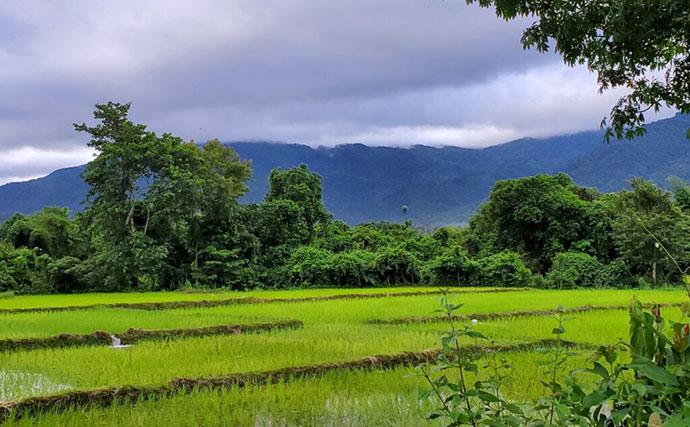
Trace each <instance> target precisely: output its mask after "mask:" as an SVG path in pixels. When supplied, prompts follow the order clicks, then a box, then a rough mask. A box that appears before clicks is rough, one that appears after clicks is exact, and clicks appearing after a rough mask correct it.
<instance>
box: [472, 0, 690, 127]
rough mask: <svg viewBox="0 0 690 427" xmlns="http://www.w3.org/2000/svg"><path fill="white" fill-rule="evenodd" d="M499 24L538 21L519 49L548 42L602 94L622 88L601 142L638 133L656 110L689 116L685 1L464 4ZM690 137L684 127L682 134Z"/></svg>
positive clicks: (689, 38)
mask: <svg viewBox="0 0 690 427" xmlns="http://www.w3.org/2000/svg"><path fill="white" fill-rule="evenodd" d="M467 3H477V4H479V5H480V6H481V7H492V6H493V7H494V8H495V10H496V14H497V15H498V16H499V17H501V18H503V19H506V20H510V19H515V18H516V17H518V16H524V17H530V18H531V17H535V16H536V17H537V20H536V21H535V22H534V23H533V24H532V25H531V26H530V27H529V28H527V29H526V30H525V31H524V33H523V36H522V44H523V46H524V47H525V48H532V47H535V48H536V49H537V50H538V51H540V52H546V51H548V50H549V49H550V48H551V46H552V44H553V45H554V47H555V50H556V52H558V53H559V54H560V55H561V56H562V57H563V60H564V62H565V63H566V64H568V65H570V66H574V65H583V64H584V65H586V66H587V67H588V68H589V70H591V71H593V72H595V73H597V76H598V81H599V87H600V90H601V91H605V90H608V89H611V88H616V87H625V88H627V89H629V90H630V93H629V94H627V95H625V96H623V97H622V98H620V100H619V101H618V103H617V104H616V105H615V106H614V107H613V109H612V110H611V113H610V115H609V120H608V121H606V119H605V120H604V121H603V122H602V125H606V124H608V126H609V127H608V128H607V133H606V138H607V140H608V139H609V138H610V137H611V136H614V135H615V137H616V138H618V139H621V138H623V137H626V138H632V137H634V136H636V135H642V134H643V133H644V127H643V126H644V121H645V116H644V113H645V112H647V111H649V110H654V111H658V110H659V109H660V108H661V107H662V106H663V105H666V106H669V107H671V108H676V109H678V110H680V111H681V112H682V113H685V114H687V113H690V57H688V52H689V51H688V49H689V47H690V25H689V24H688V22H689V16H690V3H688V1H687V0H607V1H604V0H595V1H591V0H569V1H541V0H467ZM688 137H689V138H690V129H689V130H688Z"/></svg>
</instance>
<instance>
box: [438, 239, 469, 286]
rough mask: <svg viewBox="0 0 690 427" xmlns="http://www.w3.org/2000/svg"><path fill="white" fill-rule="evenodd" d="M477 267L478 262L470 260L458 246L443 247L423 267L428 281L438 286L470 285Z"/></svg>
mask: <svg viewBox="0 0 690 427" xmlns="http://www.w3.org/2000/svg"><path fill="white" fill-rule="evenodd" d="M479 269H480V266H479V263H477V262H476V261H473V260H470V259H469V258H468V256H467V254H466V253H464V252H463V251H462V249H461V248H460V247H458V246H453V247H450V248H447V249H445V250H444V251H443V252H442V253H441V254H439V255H438V256H436V257H434V258H433V259H431V261H429V262H428V263H427V264H426V267H425V270H426V275H427V276H428V278H429V281H430V283H431V284H433V285H438V286H468V285H472V284H474V280H475V279H476V278H477V277H478V273H479Z"/></svg>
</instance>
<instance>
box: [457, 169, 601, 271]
mask: <svg viewBox="0 0 690 427" xmlns="http://www.w3.org/2000/svg"><path fill="white" fill-rule="evenodd" d="M593 197H596V194H592V192H590V191H586V190H585V189H583V188H582V187H578V186H576V185H575V184H573V182H572V180H571V179H570V177H569V176H567V175H565V174H557V175H553V176H548V175H536V176H532V177H528V178H520V179H513V180H504V181H498V182H497V183H496V184H495V185H494V187H493V189H492V190H491V194H490V196H489V202H487V203H485V204H484V205H482V207H481V208H480V209H479V212H478V213H477V214H476V215H475V216H474V217H473V218H472V219H471V220H470V230H469V232H468V236H467V247H468V249H469V251H470V253H471V254H472V255H479V256H487V255H491V254H495V253H498V252H502V251H515V252H518V253H521V254H524V255H525V262H526V263H527V264H528V266H529V267H530V268H531V269H532V270H534V271H536V272H539V273H544V272H546V271H547V270H548V269H549V267H550V266H551V262H552V260H553V258H554V256H555V255H556V254H557V253H559V252H567V251H568V250H570V249H571V247H572V248H573V249H576V250H578V251H586V252H589V253H590V254H591V255H598V256H599V257H600V258H601V259H608V258H609V256H610V253H611V251H612V243H611V241H610V236H609V231H610V219H609V217H608V216H607V213H606V211H605V210H604V209H603V208H602V207H601V206H599V205H598V204H597V203H596V202H593V201H591V199H592V198H593Z"/></svg>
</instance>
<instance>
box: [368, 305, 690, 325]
mask: <svg viewBox="0 0 690 427" xmlns="http://www.w3.org/2000/svg"><path fill="white" fill-rule="evenodd" d="M682 304H684V303H673V304H644V307H645V308H650V307H653V306H655V305H657V306H659V307H679V306H681V305H682ZM629 308H630V305H582V306H579V307H569V308H556V309H553V310H520V311H507V312H504V313H475V314H453V315H451V316H448V315H443V316H426V317H402V318H398V319H370V320H366V321H365V322H364V323H367V324H370V325H407V324H414V323H443V322H448V321H449V320H451V319H452V320H454V321H459V322H463V321H468V320H478V321H482V320H500V319H512V318H515V317H530V316H531V317H538V316H551V315H557V314H577V313H586V312H588V311H614V310H627V309H629Z"/></svg>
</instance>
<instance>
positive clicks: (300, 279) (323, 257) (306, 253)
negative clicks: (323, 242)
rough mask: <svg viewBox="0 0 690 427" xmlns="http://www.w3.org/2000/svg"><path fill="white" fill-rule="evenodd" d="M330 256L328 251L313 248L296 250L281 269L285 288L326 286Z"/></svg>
mask: <svg viewBox="0 0 690 427" xmlns="http://www.w3.org/2000/svg"><path fill="white" fill-rule="evenodd" d="M332 256H333V254H332V253H331V252H330V251H326V250H323V249H319V248H315V247H313V246H302V247H299V248H297V249H296V250H295V251H294V252H292V255H291V256H290V259H289V260H288V261H287V263H286V264H285V266H283V268H282V276H283V280H284V281H285V284H286V286H298V287H309V286H326V285H328V283H327V282H326V280H327V277H326V275H327V273H328V271H327V270H328V264H329V263H330V261H331V257H332Z"/></svg>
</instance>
